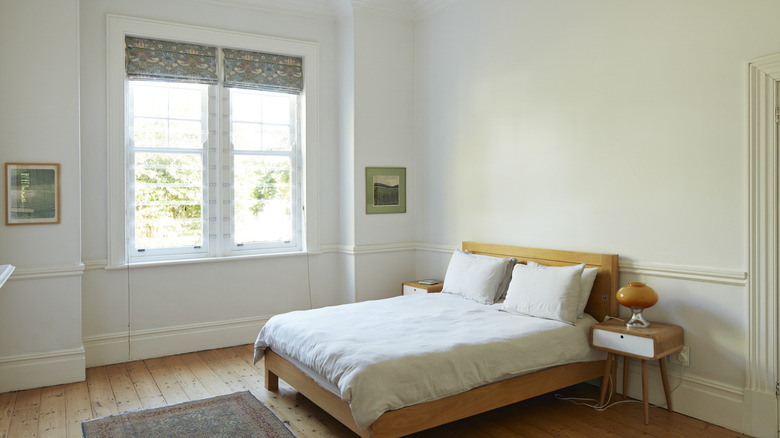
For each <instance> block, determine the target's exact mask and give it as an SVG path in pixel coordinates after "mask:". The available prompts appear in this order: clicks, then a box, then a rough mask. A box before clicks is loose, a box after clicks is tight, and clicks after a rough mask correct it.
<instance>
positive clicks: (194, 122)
mask: <svg viewBox="0 0 780 438" xmlns="http://www.w3.org/2000/svg"><path fill="white" fill-rule="evenodd" d="M207 90H208V89H207V86H205V85H201V84H179V83H173V82H147V81H130V94H131V99H132V101H133V111H132V113H131V117H132V127H133V133H132V138H133V141H134V146H135V147H156V148H187V149H200V148H202V147H203V143H204V142H205V141H206V139H207V135H208V132H207V129H206V126H207V121H206V120H207V117H208V114H207V113H208V111H207V109H206V108H205V105H206V102H207V100H206V99H205V97H206V95H207V94H206V93H207Z"/></svg>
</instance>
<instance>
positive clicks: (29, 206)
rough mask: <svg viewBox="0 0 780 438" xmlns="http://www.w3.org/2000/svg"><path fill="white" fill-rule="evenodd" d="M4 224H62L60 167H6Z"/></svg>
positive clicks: (56, 165)
mask: <svg viewBox="0 0 780 438" xmlns="http://www.w3.org/2000/svg"><path fill="white" fill-rule="evenodd" d="M5 202H6V203H5V224H6V225H24V224H58V223H60V165H59V164H38V163H5Z"/></svg>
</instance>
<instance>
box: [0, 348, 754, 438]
mask: <svg viewBox="0 0 780 438" xmlns="http://www.w3.org/2000/svg"><path fill="white" fill-rule="evenodd" d="M252 353H253V349H252V346H251V345H241V346H238V347H228V348H221V349H216V350H208V351H200V352H197V353H187V354H181V355H175V356H168V357H163V358H156V359H147V360H139V361H133V362H127V363H123V364H115V365H108V366H102V367H94V368H89V369H88V370H87V373H86V374H87V380H86V381H85V382H77V383H71V384H68V385H58V386H51V387H46V388H37V389H30V390H24V391H15V392H7V393H3V394H0V438H19V437H46V438H49V437H54V438H56V437H63V438H77V437H81V423H82V422H83V421H86V420H89V419H92V418H99V417H103V416H106V415H112V414H116V413H119V412H126V411H132V410H138V409H147V408H153V407H159V406H165V405H169V404H176V403H180V402H183V401H188V400H194V399H199V398H205V397H213V396H217V395H222V394H227V393H231V392H237V391H251V392H252V394H253V395H254V396H255V397H256V398H257V399H258V400H260V401H261V402H263V404H265V405H266V406H267V407H268V408H269V409H270V410H271V411H272V412H274V414H276V416H277V417H278V418H279V419H280V420H282V421H283V422H284V423H285V424H286V425H287V426H288V428H289V429H290V430H291V431H292V432H293V434H294V435H295V436H296V437H298V438H331V437H333V438H354V437H355V436H356V435H355V434H354V433H352V432H351V431H350V430H349V429H347V428H346V427H344V426H343V425H341V424H340V423H339V422H337V421H336V420H334V419H333V418H332V417H331V416H330V415H328V414H327V413H325V412H324V411H323V410H322V409H320V408H319V407H317V406H316V405H315V404H313V403H312V402H311V401H309V400H308V399H307V398H306V397H303V396H302V395H301V394H300V393H298V392H297V391H295V390H294V389H293V388H292V387H290V386H289V385H287V384H286V383H285V382H284V381H280V382H279V391H278V392H271V391H267V390H266V389H265V386H264V382H263V379H264V374H263V368H262V361H261V362H260V363H258V364H254V363H252ZM558 393H559V394H560V395H561V396H564V397H586V398H591V399H596V398H598V396H599V393H598V389H597V388H595V387H593V386H590V385H587V384H581V385H575V386H573V387H570V388H566V389H565V390H561V391H558ZM619 400H621V398H620V397H619V396H618V401H619ZM642 409H643V408H642V404H641V403H639V402H636V401H635V400H634V401H631V402H629V403H622V404H618V405H615V406H613V407H611V408H609V409H607V410H605V411H603V412H599V411H596V410H594V409H591V408H590V407H588V406H582V405H576V404H574V403H571V402H569V401H565V400H561V399H559V398H557V397H556V395H555V394H546V395H543V396H539V397H535V398H533V399H530V400H526V401H524V402H521V403H516V404H513V405H510V406H506V407H503V408H500V409H496V410H494V411H490V412H486V413H484V414H480V415H476V416H474V417H471V418H467V419H464V420H460V421H457V422H455V423H450V424H445V425H443V426H439V427H436V428H434V429H430V430H427V431H424V432H420V433H417V434H415V435H413V437H415V438H471V437H478V438H482V437H485V438H513V437H528V438H553V437H566V438H578V437H582V438H590V437H594V436H598V437H612V438H618V437H620V438H623V437H663V438H666V437H672V438H699V437H701V438H704V437H706V438H732V437H735V438H736V437H746V435H742V434H739V433H736V432H734V431H731V430H728V429H724V428H722V427H719V426H715V425H712V424H709V423H707V422H704V421H701V420H697V419H695V418H691V417H687V416H685V415H681V414H677V413H674V412H671V413H670V412H668V411H667V410H665V409H662V408H657V407H653V408H650V424H647V425H645V424H644V414H643V410H642Z"/></svg>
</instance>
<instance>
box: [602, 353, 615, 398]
mask: <svg viewBox="0 0 780 438" xmlns="http://www.w3.org/2000/svg"><path fill="white" fill-rule="evenodd" d="M614 356H615V355H614V354H612V353H607V360H606V361H605V362H606V364H605V365H604V377H602V378H601V400H599V406H604V400H605V399H606V396H607V387H609V376H610V375H611V374H612V358H613V357H614Z"/></svg>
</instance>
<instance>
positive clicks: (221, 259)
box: [105, 251, 319, 271]
mask: <svg viewBox="0 0 780 438" xmlns="http://www.w3.org/2000/svg"><path fill="white" fill-rule="evenodd" d="M311 254H319V252H318V251H293V252H278V253H267V254H247V255H232V256H221V257H200V258H190V259H175V260H154V261H148V262H138V261H136V262H130V263H121V264H115V265H106V267H105V269H106V270H107V271H115V270H120V269H136V268H152V267H159V266H176V265H194V264H201V263H223V262H237V261H243V260H257V259H267V258H281V257H300V256H309V255H311Z"/></svg>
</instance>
